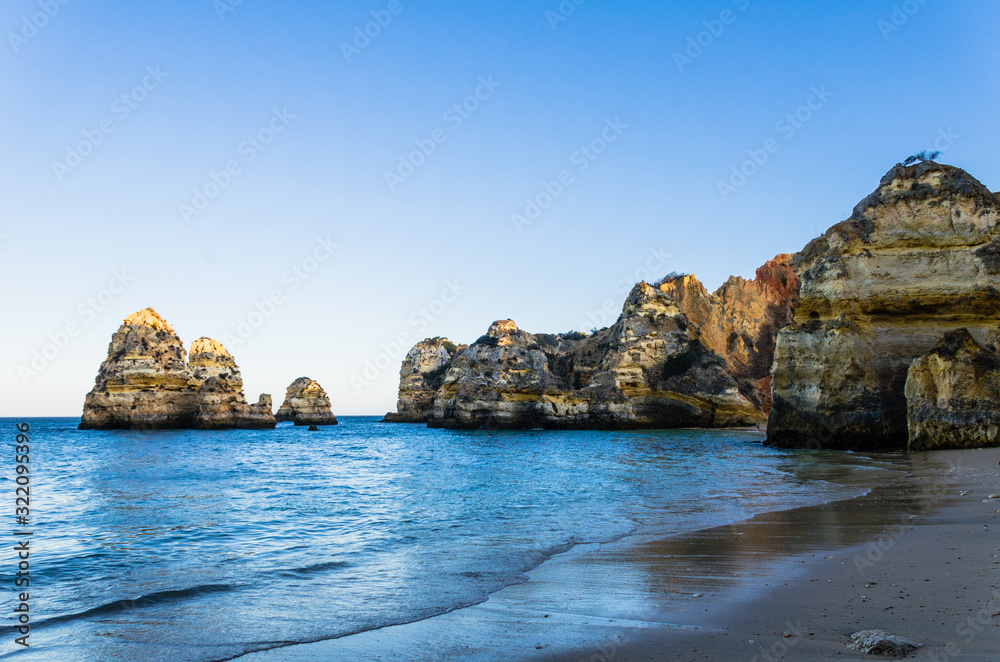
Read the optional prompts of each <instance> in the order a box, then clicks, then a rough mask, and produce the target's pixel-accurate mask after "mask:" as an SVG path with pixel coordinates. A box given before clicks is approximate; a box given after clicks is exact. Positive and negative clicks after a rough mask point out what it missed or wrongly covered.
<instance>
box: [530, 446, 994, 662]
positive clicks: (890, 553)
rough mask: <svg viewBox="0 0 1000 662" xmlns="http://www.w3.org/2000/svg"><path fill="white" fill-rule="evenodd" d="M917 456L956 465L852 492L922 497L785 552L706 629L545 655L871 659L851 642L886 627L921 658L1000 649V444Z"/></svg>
mask: <svg viewBox="0 0 1000 662" xmlns="http://www.w3.org/2000/svg"><path fill="white" fill-rule="evenodd" d="M912 456H913V457H914V458H915V459H916V460H917V461H927V462H941V463H943V464H944V466H942V467H939V468H937V469H934V468H931V467H927V468H925V469H924V470H922V471H917V472H915V473H914V474H911V475H910V476H908V477H906V478H905V479H903V485H901V486H896V485H886V486H882V487H880V488H877V490H876V493H873V494H872V495H869V496H866V497H860V498H858V499H855V500H852V501H854V502H856V503H857V504H858V505H863V506H864V505H867V504H866V503H865V502H869V501H872V500H873V499H874V500H876V501H878V500H884V499H888V500H889V501H892V500H893V498H894V497H896V498H899V497H902V498H901V499H900V501H901V503H900V504H897V505H903V504H904V503H905V502H906V501H907V500H910V501H911V503H910V505H911V508H909V509H904V510H901V511H899V517H898V518H897V519H898V522H897V523H896V524H889V525H888V526H887V527H885V528H884V529H883V530H882V531H881V532H878V533H877V535H875V536H873V537H870V538H869V539H868V540H867V541H865V542H859V543H855V544H852V545H847V546H843V545H841V546H836V547H834V546H831V547H830V548H828V549H826V550H823V551H822V552H820V551H817V552H812V553H804V554H798V555H794V556H789V557H787V558H785V559H784V560H783V561H782V562H780V563H779V564H778V566H777V568H775V571H773V572H772V573H771V574H769V575H768V576H767V579H766V580H764V581H763V586H761V585H760V583H759V582H758V585H757V586H756V591H755V590H754V588H753V587H749V590H747V588H744V590H743V595H742V597H741V599H737V600H736V601H735V603H732V604H728V605H726V604H718V603H717V604H715V605H712V606H711V607H709V608H707V609H706V610H705V612H704V617H703V618H702V619H701V621H700V622H701V625H699V626H697V627H698V628H699V630H700V631H699V632H694V631H693V630H677V629H667V628H663V629H657V630H647V631H644V632H639V631H635V630H626V631H625V632H623V633H619V634H618V635H617V638H618V639H619V641H618V642H617V643H612V645H611V646H610V647H608V646H607V645H606V646H605V647H604V648H603V649H600V650H597V651H595V650H594V649H593V648H576V649H573V650H570V651H562V652H559V653H557V654H553V655H548V656H541V657H539V658H537V659H539V660H546V661H547V662H569V661H571V660H572V661H574V662H576V661H579V660H604V661H605V662H610V661H611V660H615V661H616V662H619V661H620V662H628V661H632V660H678V661H679V660H696V659H707V660H739V659H745V660H755V661H764V660H777V659H790V660H803V661H811V660H830V659H833V658H834V657H835V656H836V657H837V658H838V659H844V660H864V659H872V658H871V657H870V656H867V655H864V654H862V653H860V652H858V651H855V650H853V649H850V648H848V647H847V643H849V641H850V634H851V633H853V632H856V631H858V630H865V629H885V630H887V631H889V632H890V633H892V634H900V635H903V636H906V637H909V638H911V639H913V640H915V641H917V642H918V643H920V644H922V648H921V649H920V650H919V651H917V652H916V653H913V654H911V656H909V657H911V658H917V659H926V660H940V661H943V660H970V661H971V660H995V659H996V651H997V650H1000V552H998V547H997V542H996V537H995V536H996V533H995V532H993V531H991V530H990V527H991V526H993V527H1000V514H998V512H997V507H998V506H1000V499H992V500H991V499H989V498H988V497H989V495H991V494H996V493H997V492H998V491H1000V488H998V484H1000V471H998V467H997V463H998V460H1000V449H977V450H962V451H938V452H936V453H919V454H912ZM907 485H909V486H911V487H913V488H915V489H914V490H913V492H912V493H911V497H912V496H913V495H916V497H917V498H916V499H915V500H912V499H911V498H909V497H907V496H905V495H904V494H903V491H904V490H898V493H897V494H896V495H893V494H892V492H893V491H894V490H895V489H896V488H900V487H903V488H905V486H907ZM879 493H881V494H879ZM884 505H885V504H884ZM907 510H913V511H914V512H907ZM826 525H827V526H829V523H827V524H826ZM848 526H849V527H853V526H856V525H855V524H853V523H851V524H848ZM796 566H799V567H796ZM738 593H739V592H738Z"/></svg>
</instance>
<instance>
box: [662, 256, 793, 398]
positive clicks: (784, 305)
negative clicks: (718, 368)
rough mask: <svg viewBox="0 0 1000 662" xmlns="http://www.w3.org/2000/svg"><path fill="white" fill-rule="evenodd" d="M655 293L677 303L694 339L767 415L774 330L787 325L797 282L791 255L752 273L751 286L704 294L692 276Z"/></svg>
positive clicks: (741, 283) (733, 280) (732, 283)
mask: <svg viewBox="0 0 1000 662" xmlns="http://www.w3.org/2000/svg"><path fill="white" fill-rule="evenodd" d="M659 289H660V290H661V291H662V292H664V293H665V294H667V295H669V296H670V298H672V299H673V300H674V302H676V304H677V307H678V308H680V310H681V311H682V312H683V313H684V314H685V316H686V317H687V319H688V321H689V322H690V323H691V324H693V325H695V326H697V327H698V331H699V337H700V339H701V341H702V343H704V345H705V346H706V347H707V348H708V349H710V350H711V351H712V352H714V353H715V354H717V355H718V356H720V357H722V358H723V360H725V362H726V367H727V368H728V369H729V371H730V372H731V373H732V374H733V375H734V376H735V377H737V378H740V379H743V380H746V381H748V382H751V383H752V390H753V391H754V396H753V399H754V400H755V401H758V402H760V404H761V406H762V408H763V410H764V413H765V414H766V413H767V412H768V411H770V402H771V364H772V362H773V359H774V346H775V340H776V337H777V334H778V330H779V329H781V328H784V327H785V326H788V325H789V324H791V322H792V319H793V315H794V312H795V307H796V305H797V304H798V300H799V295H798V291H799V282H798V277H797V276H796V275H795V271H794V269H793V268H792V256H791V255H778V256H777V257H775V258H774V259H773V260H770V261H768V262H767V263H766V264H764V266H762V267H760V268H759V269H757V277H756V278H755V279H754V280H749V281H748V280H745V279H743V278H739V277H737V276H731V277H730V278H729V280H727V281H726V282H725V283H724V284H723V285H722V286H721V287H720V288H719V289H717V290H716V291H715V292H714V293H712V294H709V293H708V291H707V290H706V289H705V286H704V285H702V284H701V283H700V282H699V281H698V279H697V278H696V277H694V276H690V275H686V276H676V277H668V278H666V279H664V280H663V281H662V282H661V283H660V284H659Z"/></svg>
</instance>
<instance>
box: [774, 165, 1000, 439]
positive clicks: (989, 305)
mask: <svg viewBox="0 0 1000 662" xmlns="http://www.w3.org/2000/svg"><path fill="white" fill-rule="evenodd" d="M998 217H1000V203H998V200H997V197H996V196H995V195H994V194H993V193H991V192H990V191H989V190H988V189H987V188H986V187H984V186H983V185H982V184H980V183H979V182H978V181H977V180H976V179H974V178H973V177H971V176H970V175H968V174H967V173H966V172H964V171H962V170H960V169H958V168H953V167H951V166H946V165H940V164H937V163H933V162H923V163H920V164H917V165H914V166H910V167H904V166H901V165H897V166H896V167H894V168H893V169H892V170H890V171H889V172H888V173H887V174H886V176H885V177H883V178H882V181H881V183H880V185H879V187H878V189H877V190H876V191H875V192H874V193H872V194H871V195H870V196H868V197H867V198H865V199H864V200H863V201H862V202H861V203H859V204H858V205H857V206H856V207H855V209H854V212H853V214H852V215H851V217H850V218H848V219H847V220H846V221H843V222H842V223H839V224H837V225H835V226H833V227H832V228H830V229H829V230H827V232H826V233H825V234H824V235H823V236H821V237H819V238H817V239H814V240H813V241H812V242H810V243H809V245H807V246H806V247H805V249H804V250H803V251H802V253H801V254H800V255H798V256H797V258H796V260H795V271H796V273H797V274H798V276H799V279H800V281H801V286H800V290H799V293H800V298H801V300H800V303H799V306H798V308H797V310H796V312H795V319H794V324H793V326H791V327H788V328H786V329H784V330H782V331H781V332H780V333H779V334H778V342H777V348H776V350H775V360H774V369H773V372H772V380H773V386H772V395H773V400H774V406H773V409H772V410H771V415H770V419H769V424H768V441H769V443H771V444H774V445H778V446H785V447H817V448H818V447H824V448H865V449H877V448H901V447H904V446H906V444H907V441H908V432H907V403H906V397H905V394H904V386H905V382H906V379H907V371H908V369H909V368H910V364H911V363H912V362H913V360H914V359H916V358H917V357H920V356H923V355H924V354H927V353H928V352H929V351H931V350H932V349H933V348H934V346H935V345H936V344H937V343H938V341H939V340H940V339H941V337H942V336H943V335H944V334H945V333H946V332H948V331H951V330H954V329H957V328H961V327H964V328H966V329H968V331H969V333H970V334H971V336H972V337H973V338H975V339H976V340H977V341H978V342H980V343H984V342H985V341H986V339H987V337H988V336H989V334H990V332H991V331H992V329H993V327H995V326H996V316H997V313H998V310H1000V295H998V292H1000V231H998V228H997V221H998Z"/></svg>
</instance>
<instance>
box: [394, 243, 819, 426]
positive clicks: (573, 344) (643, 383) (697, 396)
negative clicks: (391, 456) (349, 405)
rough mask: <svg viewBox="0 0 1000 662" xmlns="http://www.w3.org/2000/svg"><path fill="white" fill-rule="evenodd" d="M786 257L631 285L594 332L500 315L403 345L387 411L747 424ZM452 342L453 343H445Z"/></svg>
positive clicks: (413, 415)
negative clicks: (708, 281)
mask: <svg viewBox="0 0 1000 662" xmlns="http://www.w3.org/2000/svg"><path fill="white" fill-rule="evenodd" d="M798 285H799V284H798V279H797V277H796V275H795V272H794V270H793V269H792V266H791V256H789V255H779V256H777V257H776V258H775V259H773V260H771V261H769V262H768V263H767V264H765V265H764V266H762V267H761V268H760V269H758V270H757V277H756V278H755V279H754V280H752V281H747V280H744V279H742V278H735V277H734V278H730V279H729V280H728V281H727V282H726V283H725V284H724V285H723V286H722V287H720V288H719V289H718V290H716V292H715V293H713V294H709V293H708V291H707V290H706V289H705V287H704V286H703V285H702V284H701V283H700V282H699V281H698V279H697V278H695V277H694V276H672V277H668V278H666V279H664V280H663V281H661V282H660V283H657V284H656V285H648V284H646V283H640V284H638V285H636V286H635V288H633V290H632V292H631V293H630V294H629V296H628V299H627V300H626V302H625V305H624V307H623V309H622V314H621V316H620V317H619V319H618V321H617V322H616V323H615V324H614V325H613V326H612V327H610V328H607V329H602V330H600V331H596V332H595V333H594V334H592V335H589V336H588V335H585V334H582V333H570V334H560V335H550V334H530V333H527V332H524V331H522V330H520V329H518V328H517V325H515V324H514V322H512V321H510V320H502V321H499V322H495V323H494V324H493V326H491V327H490V330H489V331H488V332H487V334H486V335H484V336H483V337H481V338H480V339H479V340H477V341H476V342H475V343H473V344H472V345H471V346H469V347H464V346H463V347H455V346H454V345H451V348H450V349H447V345H446V343H447V341H445V340H443V339H440V338H432V339H429V340H425V341H422V342H421V343H418V344H417V345H416V346H415V347H414V348H413V349H412V350H410V353H409V354H407V357H406V359H405V360H404V362H403V368H402V370H401V372H400V390H399V402H398V404H397V413H395V414H388V415H386V418H385V420H386V421H388V422H422V421H427V422H428V424H429V425H431V426H432V427H479V426H484V425H486V426H493V427H511V428H514V427H520V428H523V427H564V428H636V427H645V428H649V427H679V426H689V425H690V426H733V425H754V424H755V423H757V422H759V421H762V420H763V419H765V418H766V416H767V411H768V408H769V406H770V369H771V361H772V356H773V352H774V344H775V336H776V334H777V331H778V329H780V328H782V327H783V326H785V325H787V324H789V323H790V322H791V320H792V313H793V311H794V309H795V305H796V303H797V302H798ZM448 344H450V343H448Z"/></svg>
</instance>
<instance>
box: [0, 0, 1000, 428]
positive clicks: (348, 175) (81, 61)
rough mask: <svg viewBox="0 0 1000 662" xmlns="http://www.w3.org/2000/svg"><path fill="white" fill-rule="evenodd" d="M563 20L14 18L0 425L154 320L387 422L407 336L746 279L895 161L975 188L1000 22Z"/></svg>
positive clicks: (491, 12) (682, 9) (1, 74)
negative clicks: (643, 287)
mask: <svg viewBox="0 0 1000 662" xmlns="http://www.w3.org/2000/svg"><path fill="white" fill-rule="evenodd" d="M576 2H579V3H580V4H578V5H577V4H576ZM576 2H574V1H573V0H567V1H565V2H562V3H561V4H560V2H559V0H537V1H536V0H524V1H508V2H468V1H467V0H466V1H463V2H458V1H455V0H439V1H437V2H430V1H429V0H396V1H394V2H390V1H389V0H365V1H363V2H347V1H345V2H317V1H310V0H301V1H299V2H294V3H290V2H277V1H275V0H243V1H242V2H238V0H218V1H216V2H213V1H212V0H175V1H173V2H163V3H152V2H141V3H129V2H110V1H107V0H87V1H86V2H85V1H83V0H41V1H39V0H5V2H4V3H3V4H2V6H0V31H2V33H3V35H4V38H3V43H2V44H0V80H2V85H3V95H2V97H0V155H2V157H0V198H2V200H3V211H2V213H0V270H2V283H3V299H4V301H3V303H4V305H3V310H4V313H3V315H4V317H3V327H2V333H3V336H2V339H3V346H4V348H5V350H4V352H3V358H2V365H0V370H2V371H3V379H2V381H0V386H2V388H0V416H36V415H78V414H79V413H80V410H81V406H82V403H83V398H84V395H85V394H86V392H87V391H88V390H89V389H90V388H91V386H92V384H93V378H94V375H95V374H96V372H97V368H98V366H99V364H100V362H101V360H102V359H103V358H104V357H105V354H106V351H107V346H108V342H109V340H110V338H111V335H112V333H113V332H114V331H115V329H116V328H117V327H118V326H119V324H120V323H121V321H122V319H123V318H124V317H125V316H126V315H128V314H129V313H132V312H134V311H136V310H139V309H142V308H145V307H147V306H150V307H153V308H155V309H156V310H157V311H158V312H159V313H160V314H161V315H163V316H164V317H165V318H166V319H167V320H168V321H169V322H171V323H172V324H173V326H174V328H175V329H176V330H177V332H178V333H179V334H180V336H181V338H182V339H183V340H184V342H185V343H186V344H187V345H190V343H191V342H192V341H193V340H195V339H197V338H198V337H200V336H209V337H213V338H215V339H217V340H220V341H222V342H223V343H224V344H226V346H227V348H228V349H229V350H230V351H231V352H232V353H233V355H234V356H235V357H236V360H237V362H238V363H239V365H240V367H241V369H242V371H243V376H244V381H245V383H246V391H247V395H248V397H249V398H250V399H251V400H255V399H256V396H257V394H258V393H260V392H269V393H272V394H274V396H275V399H276V400H278V401H280V399H281V395H282V394H283V393H284V389H285V387H286V386H287V385H288V384H289V383H290V382H291V381H292V380H293V379H295V378H296V377H300V376H309V377H312V378H314V379H317V380H319V381H320V383H321V384H322V385H323V386H324V387H325V388H326V389H327V391H328V392H329V393H330V395H331V398H332V400H333V403H334V411H335V413H337V414H341V415H350V414H382V413H385V412H386V411H388V410H391V409H394V406H395V397H396V387H397V378H398V370H399V363H400V360H401V358H402V355H403V353H404V352H405V351H406V350H407V349H409V347H410V346H411V345H412V344H413V343H414V342H416V341H417V340H419V339H421V338H424V337H427V336H434V335H443V336H448V337H450V338H451V339H452V340H454V341H456V342H471V341H472V340H474V339H475V338H476V337H478V336H479V335H481V334H482V333H484V332H485V330H486V328H487V327H488V326H489V324H490V322H492V321H493V320H495V319H502V318H508V317H509V318H512V319H514V320H515V321H516V322H517V323H518V325H519V326H521V327H522V328H524V329H526V330H529V331H536V332H541V331H545V332H559V331H568V330H571V329H582V330H589V329H590V328H591V327H593V326H603V325H605V324H607V323H609V322H610V321H612V318H613V315H609V314H607V313H606V312H602V309H608V310H612V311H614V312H615V313H616V312H617V311H618V310H620V307H621V304H622V301H623V299H624V297H625V294H626V293H627V290H628V289H629V287H630V286H631V285H632V284H633V283H634V282H636V281H638V280H642V279H647V278H648V279H658V278H660V277H662V276H663V275H665V274H667V273H669V272H671V271H681V272H689V273H695V274H697V275H698V276H699V277H700V278H701V279H702V280H703V281H704V282H705V283H706V285H707V286H708V287H709V288H710V289H714V288H715V287H717V286H718V285H720V284H721V283H722V282H723V281H724V280H725V279H726V278H727V277H728V276H729V275H730V274H735V275H740V276H744V277H752V276H753V273H754V270H755V269H756V267H758V266H759V265H760V264H762V263H763V262H764V261H766V260H768V259H769V258H771V257H773V256H774V255H775V254H777V253H781V252H795V251H797V250H799V249H801V248H802V246H803V245H805V243H806V242H807V241H809V239H811V238H812V237H814V236H816V235H817V234H819V233H820V232H822V231H824V230H825V229H826V228H827V227H829V226H830V225H832V224H833V223H835V222H838V221H840V220H842V219H844V218H846V217H847V216H848V215H849V214H850V211H851V208H852V207H853V205H854V204H855V203H856V202H857V201H859V200H860V199H861V198H863V197H864V196H865V195H867V194H868V193H870V192H871V191H872V190H874V188H875V187H876V186H877V184H878V180H879V178H880V177H881V176H882V175H883V174H884V173H885V172H886V171H887V170H888V169H889V168H890V167H892V165H893V164H894V163H896V162H897V161H900V160H902V159H904V158H905V157H907V156H909V155H910V154H912V153H914V152H917V151H920V150H924V149H927V150H931V149H935V148H936V149H940V150H941V151H942V152H943V153H942V155H941V157H940V158H939V160H940V161H941V162H945V163H951V164H954V165H957V166H960V167H963V168H965V169H966V170H968V171H969V172H970V173H972V174H973V175H974V176H976V177H977V178H979V179H980V180H981V181H983V182H984V183H985V184H986V185H987V186H988V187H990V188H991V190H997V189H1000V160H998V158H997V146H998V145H1000V121H998V117H1000V86H998V85H997V72H998V70H1000V41H998V40H997V38H996V35H997V33H996V26H997V25H998V24H1000V4H998V3H996V2H989V1H985V0H984V1H981V2H972V1H967V2H957V1H956V2H944V1H943V0H924V1H920V0H908V1H907V2H900V1H898V0H895V1H891V0H865V1H861V0H846V1H845V0H836V1H833V0H830V1H826V2H822V1H819V2H817V1H810V2H800V1H796V2H792V1H790V0H789V1H777V0H772V1H770V2H765V1H763V0H735V1H732V0H713V1H711V2H698V3H693V2H691V3H680V2H640V1H636V0H630V1H621V0H616V1H615V2H612V1H611V0H576ZM560 7H561V8H562V9H560ZM373 12H374V14H373ZM366 31H367V32H368V33H369V35H371V36H369V35H365V32H366ZM456 106H457V108H456ZM810 106H811V107H810ZM581 148H582V149H581ZM418 150H420V151H418ZM752 158H756V160H757V162H759V164H758V163H754V162H753V161H750V162H749V163H745V162H747V160H748V159H752ZM734 167H735V168H737V169H739V168H741V167H742V168H743V169H744V170H745V171H746V172H748V173H750V174H749V176H744V175H742V174H739V173H738V170H737V174H735V175H734V171H733V169H734ZM227 168H228V170H227ZM720 183H722V186H721V187H720ZM529 201H531V204H529ZM536 206H537V208H536ZM331 245H335V246H331ZM123 283H124V284H123ZM272 295H274V296H273V300H272V301H270V302H269V301H268V299H270V298H272ZM275 301H277V303H275ZM257 304H260V305H259V306H258V305H257ZM258 308H259V309H260V310H261V311H262V312H259V313H256V314H255V311H257V310H258ZM69 325H73V326H71V327H70V329H71V331H72V332H73V333H72V334H66V335H65V336H64V335H63V334H65V333H66V331H65V330H66V328H67V326H69ZM241 325H243V326H241ZM400 336H402V337H403V343H400V342H399V338H400ZM47 344H48V345H51V346H50V347H48V348H46V345H47ZM394 344H395V345H401V344H405V347H397V346H394ZM60 345H61V346H60ZM35 352H38V353H39V354H38V355H37V356H36V354H35ZM43 353H44V354H47V355H48V357H49V358H45V357H44V356H43ZM33 359H34V361H35V366H34V367H32V360H33ZM35 368H38V369H37V370H35ZM27 370H34V373H35V374H32V373H29V372H27ZM366 371H367V374H366Z"/></svg>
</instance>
